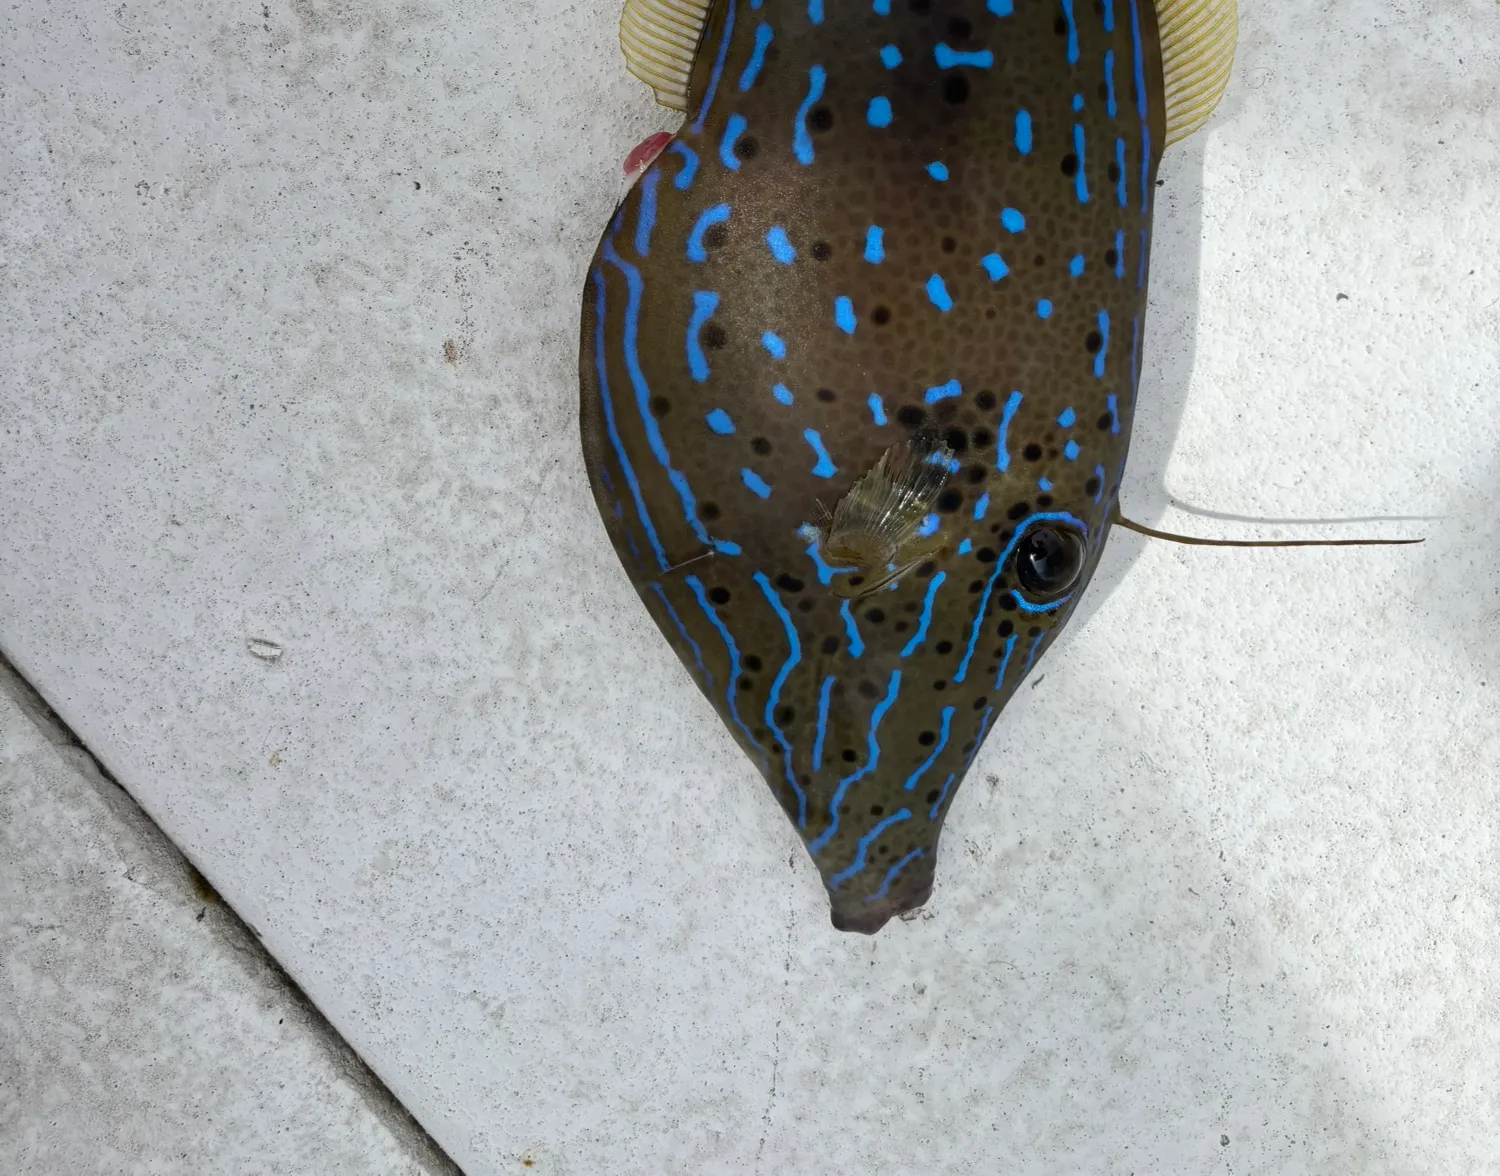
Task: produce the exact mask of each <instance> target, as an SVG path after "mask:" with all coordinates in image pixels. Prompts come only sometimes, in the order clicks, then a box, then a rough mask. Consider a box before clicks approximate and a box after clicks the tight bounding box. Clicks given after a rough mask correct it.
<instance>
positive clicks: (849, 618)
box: [839, 600, 865, 657]
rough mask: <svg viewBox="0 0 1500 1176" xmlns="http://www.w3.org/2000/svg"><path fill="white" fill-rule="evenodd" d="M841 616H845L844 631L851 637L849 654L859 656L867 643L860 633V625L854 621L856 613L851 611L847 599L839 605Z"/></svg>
mask: <svg viewBox="0 0 1500 1176" xmlns="http://www.w3.org/2000/svg"><path fill="white" fill-rule="evenodd" d="M839 616H841V617H843V618H844V633H845V635H846V636H847V637H848V638H849V656H850V657H859V656H860V655H861V654H862V653H864V651H865V643H864V639H863V638H861V637H860V635H859V626H858V625H857V624H855V623H854V614H853V613H852V612H850V611H849V602H848V601H847V600H846V601H844V603H843V604H841V605H839Z"/></svg>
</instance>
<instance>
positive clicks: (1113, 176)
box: [1109, 160, 1120, 184]
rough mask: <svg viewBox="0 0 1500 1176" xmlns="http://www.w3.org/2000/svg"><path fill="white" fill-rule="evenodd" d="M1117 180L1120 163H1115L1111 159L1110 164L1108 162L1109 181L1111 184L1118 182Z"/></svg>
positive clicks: (1118, 178)
mask: <svg viewBox="0 0 1500 1176" xmlns="http://www.w3.org/2000/svg"><path fill="white" fill-rule="evenodd" d="M1119 180H1120V165H1119V164H1118V163H1115V162H1114V161H1113V160H1110V164H1109V182H1110V183H1111V184H1115V183H1118V182H1119Z"/></svg>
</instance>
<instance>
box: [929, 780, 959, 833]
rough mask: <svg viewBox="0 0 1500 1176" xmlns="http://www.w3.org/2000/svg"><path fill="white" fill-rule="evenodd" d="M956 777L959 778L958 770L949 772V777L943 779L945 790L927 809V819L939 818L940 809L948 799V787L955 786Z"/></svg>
mask: <svg viewBox="0 0 1500 1176" xmlns="http://www.w3.org/2000/svg"><path fill="white" fill-rule="evenodd" d="M956 779H958V773H957V772H950V773H948V778H947V779H946V780H944V781H943V790H942V791H941V792H939V793H938V798H937V800H936V801H935V802H934V803H933V806H932V807H931V808H930V809H928V810H927V819H928V820H929V821H935V820H937V815H938V810H939V809H940V808H942V807H943V801H945V800H947V799H948V789H950V788H952V787H953V781H954V780H956Z"/></svg>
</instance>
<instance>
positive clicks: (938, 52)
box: [932, 42, 995, 69]
mask: <svg viewBox="0 0 1500 1176" xmlns="http://www.w3.org/2000/svg"><path fill="white" fill-rule="evenodd" d="M932 56H933V59H934V60H935V61H936V62H937V67H938V69H958V68H959V67H960V66H970V67H972V68H974V69H991V68H993V67H994V64H995V55H994V54H993V53H991V52H990V51H989V50H988V49H981V50H979V52H977V53H961V52H959V51H958V50H956V49H953V48H950V47H949V46H948V45H945V44H943V43H941V42H939V43H938V46H937V48H935V49H934V50H933V51H932Z"/></svg>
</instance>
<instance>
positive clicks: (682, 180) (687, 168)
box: [667, 142, 728, 207]
mask: <svg viewBox="0 0 1500 1176" xmlns="http://www.w3.org/2000/svg"><path fill="white" fill-rule="evenodd" d="M667 150H668V151H675V152H677V154H679V155H681V156H682V170H681V171H680V172H678V173H677V175H676V177H675V178H674V179H673V180H672V186H673V187H675V188H676V189H677V190H678V191H679V192H686V191H687V190H688V189H689V188H691V187H692V186H693V177H694V176H695V175H697V174H698V153H697V152H696V151H694V150H693V149H692V148H691V147H689V146H688V145H687V144H686V143H682V142H677V143H673V144H672V146H670V147H668V148H667ZM725 207H728V206H727V205H726V206H725Z"/></svg>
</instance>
